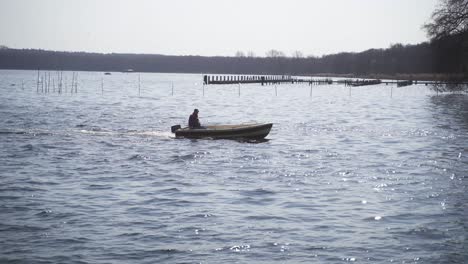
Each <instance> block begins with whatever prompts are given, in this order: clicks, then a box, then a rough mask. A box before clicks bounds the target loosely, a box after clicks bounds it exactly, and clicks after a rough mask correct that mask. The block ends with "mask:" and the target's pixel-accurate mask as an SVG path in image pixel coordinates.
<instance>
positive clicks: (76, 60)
mask: <svg viewBox="0 0 468 264" xmlns="http://www.w3.org/2000/svg"><path fill="white" fill-rule="evenodd" d="M439 55H440V54H439V53H438V52H437V50H436V46H435V44H430V43H421V44H418V45H406V46H403V45H394V46H392V47H391V48H388V49H371V50H368V51H364V52H360V53H338V54H332V55H325V56H322V57H307V58H305V57H282V56H277V57H204V56H170V55H158V54H117V53H111V54H101V53H86V52H60V51H48V50H37V49H9V48H3V49H0V69H5V70H6V69H17V70H38V69H39V70H43V71H90V72H142V73H143V72H152V73H187V74H210V75H221V74H222V75H228V74H230V75H293V76H317V77H332V76H333V77H343V78H365V79H388V80H418V81H419V80H420V81H455V82H460V81H466V80H468V72H464V69H465V68H464V66H465V65H464V62H463V61H461V59H460V58H459V56H458V55H457V56H455V55H453V54H452V56H446V57H443V58H444V60H443V61H438V58H439V57H440V56H439ZM462 66H463V67H462ZM467 67H468V66H467ZM462 72H464V73H462Z"/></svg>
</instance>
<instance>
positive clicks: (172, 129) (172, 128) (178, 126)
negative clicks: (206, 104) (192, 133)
mask: <svg viewBox="0 0 468 264" xmlns="http://www.w3.org/2000/svg"><path fill="white" fill-rule="evenodd" d="M180 128H181V126H180V125H175V126H171V132H172V133H175V132H176V131H177V130H179V129H180Z"/></svg>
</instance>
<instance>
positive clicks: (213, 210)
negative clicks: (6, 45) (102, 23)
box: [0, 71, 468, 263]
mask: <svg viewBox="0 0 468 264" xmlns="http://www.w3.org/2000/svg"><path fill="white" fill-rule="evenodd" d="M51 75H52V76H51V79H54V78H57V75H56V73H54V72H53V73H51ZM36 77H37V72H34V71H0V93H1V95H0V262H1V263H346V262H356V263H389V262H395V263H464V262H466V259H468V250H467V248H468V247H467V246H468V242H467V239H466V238H467V224H466V223H467V222H468V210H467V202H468V193H467V185H468V96H467V95H466V94H439V95H438V96H437V95H436V94H435V93H434V92H432V91H430V90H429V89H428V88H427V87H425V86H410V87H405V88H396V87H393V88H392V87H391V86H385V85H381V86H369V87H360V88H352V89H351V93H350V90H349V88H348V87H343V86H340V85H327V86H314V87H313V90H312V97H310V88H309V87H308V86H305V85H304V86H301V85H281V86H278V87H277V94H278V95H277V96H276V95H275V87H274V86H264V87H262V86H257V85H244V86H241V87H240V96H239V87H238V86H237V85H234V86H208V87H205V88H203V86H202V85H201V80H202V78H201V75H181V74H141V75H140V78H141V83H140V94H139V92H138V74H124V73H113V74H112V75H110V76H104V75H103V74H102V73H85V72H80V73H78V89H77V90H78V91H77V93H73V94H70V92H69V89H70V80H71V78H72V73H70V72H64V78H63V79H64V81H65V78H66V79H67V86H66V87H65V86H64V88H66V89H67V91H66V93H62V94H58V93H56V92H55V93H53V90H52V89H53V87H52V86H50V90H51V92H50V93H42V92H39V93H37V87H36ZM102 82H103V84H104V85H103V87H104V89H102V85H101V83H102ZM172 87H174V89H172ZM203 89H204V90H203ZM172 94H173V95H172ZM193 108H198V109H200V119H201V122H202V124H235V123H244V122H245V123H247V122H273V123H274V126H273V129H272V131H271V133H270V135H269V136H268V137H267V138H268V141H266V142H263V143H258V144H253V143H246V142H237V141H228V140H186V139H174V138H173V137H172V134H171V133H170V126H171V125H175V124H185V123H186V121H187V118H188V115H189V114H190V113H191V111H192V110H193Z"/></svg>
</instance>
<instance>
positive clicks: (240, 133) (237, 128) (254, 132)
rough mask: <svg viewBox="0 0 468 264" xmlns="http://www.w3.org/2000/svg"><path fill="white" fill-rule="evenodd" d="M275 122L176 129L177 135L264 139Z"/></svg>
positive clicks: (184, 136)
mask: <svg viewBox="0 0 468 264" xmlns="http://www.w3.org/2000/svg"><path fill="white" fill-rule="evenodd" d="M272 126H273V124H271V123H269V124H255V125H225V126H207V127H205V128H193V129H191V128H182V129H177V130H176V131H175V135H176V137H183V138H213V139H263V138H265V137H266V136H267V135H268V133H270V130H271V127H272Z"/></svg>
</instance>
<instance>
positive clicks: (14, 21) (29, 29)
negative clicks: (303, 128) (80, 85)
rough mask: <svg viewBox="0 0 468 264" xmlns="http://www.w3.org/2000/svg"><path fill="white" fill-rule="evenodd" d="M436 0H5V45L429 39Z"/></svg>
mask: <svg viewBox="0 0 468 264" xmlns="http://www.w3.org/2000/svg"><path fill="white" fill-rule="evenodd" d="M437 2H438V1H437V0H281V1H280V0H191V1H189V0H164V1H163V0H0V45H6V46H8V47H11V48H40V49H47V50H61V51H89V52H104V53H111V52H117V53H154V54H166V55H206V56H215V55H221V56H233V55H234V54H235V53H236V51H243V52H245V53H247V52H249V51H252V52H254V53H255V54H256V55H257V56H264V55H265V53H266V52H267V51H268V50H271V49H276V50H279V51H282V52H284V53H285V54H286V55H291V54H292V53H293V52H294V51H301V52H302V53H303V54H304V55H306V56H307V55H316V56H320V55H323V54H330V53H337V52H341V51H356V52H359V51H363V50H367V49H370V48H387V47H389V45H390V44H393V43H403V44H416V43H419V42H423V41H426V40H427V38H426V35H425V32H424V31H423V30H422V29H421V26H422V24H424V23H425V22H427V21H428V20H429V18H430V14H431V12H432V10H433V9H434V8H435V6H436V4H437Z"/></svg>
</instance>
